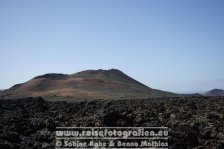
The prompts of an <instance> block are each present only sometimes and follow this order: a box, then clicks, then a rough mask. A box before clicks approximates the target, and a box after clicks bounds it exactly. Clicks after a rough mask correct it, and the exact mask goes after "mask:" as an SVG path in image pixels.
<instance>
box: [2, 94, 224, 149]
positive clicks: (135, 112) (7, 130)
mask: <svg viewBox="0 0 224 149" xmlns="http://www.w3.org/2000/svg"><path fill="white" fill-rule="evenodd" d="M64 126H70V127H71V126H77V127H78V126H98V127H99V126H101V127H102V126H107V127H110V126H120V127H125V126H136V127H140V126H142V127H143V126H144V127H151V126H156V127H159V126H166V127H168V128H169V136H170V138H169V148H178V149H182V148H183V149H185V148H186V149H187V148H197V149H203V148H207V149H212V148H214V149H216V148H219V149H223V148H224V97H185V98H181V97H178V98H156V99H148V100H139V99H138V100H137V99H136V100H118V101H102V100H101V101H77V102H72V103H70V102H69V103H67V102H64V101H58V102H50V101H45V100H44V99H42V98H41V97H40V98H27V99H14V100H0V149H7V148H9V149H14V148H15V149H16V148H33V149H34V148H43V149H44V148H55V142H54V140H55V128H56V127H64Z"/></svg>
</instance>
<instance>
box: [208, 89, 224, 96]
mask: <svg viewBox="0 0 224 149" xmlns="http://www.w3.org/2000/svg"><path fill="white" fill-rule="evenodd" d="M204 95H205V96H224V90H222V89H213V90H210V91H208V92H206V93H205V94H204Z"/></svg>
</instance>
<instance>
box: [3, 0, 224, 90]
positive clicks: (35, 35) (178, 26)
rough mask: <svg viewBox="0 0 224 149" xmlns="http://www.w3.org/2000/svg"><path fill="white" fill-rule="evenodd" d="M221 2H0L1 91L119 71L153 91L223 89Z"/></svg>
mask: <svg viewBox="0 0 224 149" xmlns="http://www.w3.org/2000/svg"><path fill="white" fill-rule="evenodd" d="M223 8H224V1H223V0H19V1H18V0H0V64H1V73H0V88H2V89H6V88H9V87H11V86H12V85H14V84H17V83H22V82H25V81H27V80H29V79H31V78H33V77H35V76H37V75H41V74H45V73H51V72H56V73H75V72H78V71H81V70H86V69H100V68H101V69H110V68H117V69H120V70H121V71H123V72H124V73H126V74H128V75H129V76H131V77H133V78H135V79H136V80H138V81H140V82H142V83H144V84H146V85H148V86H150V87H152V88H157V89H162V90H168V91H173V92H184V93H187V92H194V91H205V90H208V89H212V88H223V89H224V9H223Z"/></svg>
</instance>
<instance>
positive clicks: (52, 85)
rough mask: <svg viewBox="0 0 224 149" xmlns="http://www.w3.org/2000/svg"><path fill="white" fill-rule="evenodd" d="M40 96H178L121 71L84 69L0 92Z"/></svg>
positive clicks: (92, 97)
mask: <svg viewBox="0 0 224 149" xmlns="http://www.w3.org/2000/svg"><path fill="white" fill-rule="evenodd" d="M36 96H43V97H48V98H56V97H57V98H71V99H136V98H143V99H144V98H151V97H169V96H178V95H177V94H174V93H170V92H165V91H161V90H156V89H152V88H150V87H147V86H146V85H144V84H142V83H140V82H138V81H136V80H135V79H133V78H131V77H129V76H128V75H126V74H124V73H123V72H121V71H120V70H117V69H110V70H102V69H99V70H86V71H82V72H78V73H75V74H71V75H68V74H56V73H50V74H45V75H41V76H37V77H35V78H33V79H31V80H29V81H27V82H25V83H22V84H17V85H14V86H13V87H11V88H10V89H8V90H4V91H2V92H0V97H1V98H22V97H36Z"/></svg>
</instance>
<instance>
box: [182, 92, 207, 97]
mask: <svg viewBox="0 0 224 149" xmlns="http://www.w3.org/2000/svg"><path fill="white" fill-rule="evenodd" d="M180 95H181V96H184V97H200V96H203V95H202V94H200V93H194V94H180Z"/></svg>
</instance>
